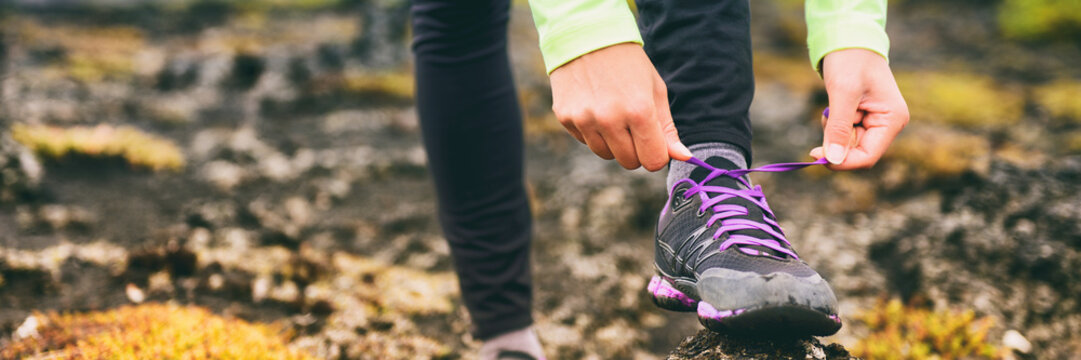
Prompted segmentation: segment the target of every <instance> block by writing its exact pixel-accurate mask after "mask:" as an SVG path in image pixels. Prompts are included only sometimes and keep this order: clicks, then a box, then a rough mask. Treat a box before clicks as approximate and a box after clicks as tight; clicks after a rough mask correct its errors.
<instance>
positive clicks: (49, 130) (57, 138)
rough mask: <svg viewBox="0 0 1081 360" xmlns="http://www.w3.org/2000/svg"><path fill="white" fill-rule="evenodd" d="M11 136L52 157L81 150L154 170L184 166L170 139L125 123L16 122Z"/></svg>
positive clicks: (180, 154) (178, 150)
mask: <svg viewBox="0 0 1081 360" xmlns="http://www.w3.org/2000/svg"><path fill="white" fill-rule="evenodd" d="M11 136H12V138H14V139H15V140H16V141H18V142H20V143H22V144H23V145H24V146H26V147H27V148H29V149H30V150H33V151H34V152H35V153H37V154H38V155H41V156H45V157H49V158H54V159H60V158H63V157H65V156H67V155H69V154H80V155H85V156H89V157H103V158H104V157H120V158H122V159H124V160H125V161H127V162H128V163H129V164H131V165H132V166H136V167H143V168H149V169H151V170H155V171H157V170H174V171H176V170H180V169H181V168H183V167H184V155H183V153H181V152H180V149H179V148H178V147H177V146H176V144H174V143H173V142H172V141H170V140H168V139H164V138H160V137H157V136H154V135H150V134H146V133H144V132H142V131H140V130H138V129H135V128H133V127H128V126H121V127H113V126H110V125H104V124H103V125H98V126H95V127H92V128H91V127H84V126H74V127H69V128H60V127H53V126H44V125H23V124H15V126H14V127H13V128H12V133H11Z"/></svg>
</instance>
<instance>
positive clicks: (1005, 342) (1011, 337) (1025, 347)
mask: <svg viewBox="0 0 1081 360" xmlns="http://www.w3.org/2000/svg"><path fill="white" fill-rule="evenodd" d="M1002 346H1005V347H1006V348H1007V349H1011V350H1014V351H1017V352H1019V353H1022V354H1028V353H1029V352H1030V351H1032V343H1031V342H1029V341H1028V339H1026V338H1025V336H1024V335H1021V333H1020V332H1018V331H1017V330H1013V329H1010V330H1006V333H1005V334H1003V335H1002Z"/></svg>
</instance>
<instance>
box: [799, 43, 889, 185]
mask: <svg viewBox="0 0 1081 360" xmlns="http://www.w3.org/2000/svg"><path fill="white" fill-rule="evenodd" d="M822 76H823V79H824V80H825V83H826V93H827V94H829V103H830V104H829V116H828V118H827V119H823V120H824V123H823V127H824V130H825V133H824V135H825V136H824V140H823V144H822V147H816V148H814V149H813V150H811V156H812V157H814V158H816V159H820V158H822V157H823V156H824V157H826V159H827V160H829V162H830V165H828V166H829V168H830V169H833V170H852V169H866V168H870V167H872V166H874V164H875V163H876V162H878V159H880V158H881V157H882V154H883V153H885V152H886V148H888V147H889V146H890V143H892V142H893V138H894V137H896V136H897V134H898V133H900V132H901V129H903V128H904V127H905V125H907V124H908V105H906V104H905V99H904V98H903V97H901V91H900V90H899V89H898V88H897V81H896V80H894V78H893V73H892V72H890V67H889V65H888V64H887V63H886V59H885V58H883V57H882V56H881V55H879V54H878V53H875V52H873V51H870V50H865V49H845V50H838V51H834V52H831V53H829V54H827V55H826V57H825V58H824V59H823V60H822Z"/></svg>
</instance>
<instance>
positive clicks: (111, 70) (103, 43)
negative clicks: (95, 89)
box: [7, 20, 146, 82]
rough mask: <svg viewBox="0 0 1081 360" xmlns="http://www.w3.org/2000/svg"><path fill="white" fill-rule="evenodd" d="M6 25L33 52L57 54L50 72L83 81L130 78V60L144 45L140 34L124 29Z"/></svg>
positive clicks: (31, 23)
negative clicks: (58, 55) (56, 52)
mask: <svg viewBox="0 0 1081 360" xmlns="http://www.w3.org/2000/svg"><path fill="white" fill-rule="evenodd" d="M7 26H8V27H9V28H10V29H11V31H12V33H13V34H14V35H15V39H16V40H17V41H19V42H21V43H23V44H26V45H27V46H28V47H29V48H31V49H33V50H36V51H56V50H59V51H61V53H62V56H60V57H59V58H58V59H57V60H56V61H54V62H53V63H52V64H51V65H50V70H51V72H52V73H56V74H60V75H63V76H68V77H70V78H73V79H76V80H80V81H83V82H97V81H101V80H104V79H126V78H128V77H131V76H132V75H133V74H134V73H135V67H134V57H135V55H136V54H137V53H138V52H139V51H140V50H141V49H143V48H144V47H145V45H146V41H145V38H144V35H143V32H142V31H141V30H139V29H137V28H134V27H128V26H72V25H43V24H39V23H37V22H35V21H32V20H18V21H13V22H11V24H8V25H7Z"/></svg>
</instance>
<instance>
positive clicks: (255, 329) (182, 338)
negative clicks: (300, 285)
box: [0, 304, 313, 360]
mask: <svg viewBox="0 0 1081 360" xmlns="http://www.w3.org/2000/svg"><path fill="white" fill-rule="evenodd" d="M34 317H35V319H37V321H39V322H40V324H41V325H40V327H39V328H38V329H37V330H36V335H33V336H30V337H26V338H24V339H21V340H17V341H15V342H14V343H13V344H11V345H10V346H8V347H6V348H4V349H3V350H0V358H4V359H18V358H28V357H37V358H50V359H105V358H108V359H181V358H183V359H297V360H300V359H313V358H312V357H311V356H308V355H306V354H304V353H302V352H299V351H295V350H291V349H289V348H288V347H287V346H286V345H285V344H286V340H287V338H288V334H286V333H285V332H284V331H282V330H281V329H280V328H279V327H277V326H274V325H265V324H253V323H249V322H247V321H244V320H239V319H232V318H227V317H221V316H218V315H215V314H213V313H211V312H210V311H208V310H206V309H204V308H199V307H190V306H179V305H171V304H144V305H138V306H121V307H119V308H116V309H112V310H107V311H98V312H89V313H48V314H41V313H38V314H35V315H34Z"/></svg>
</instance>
